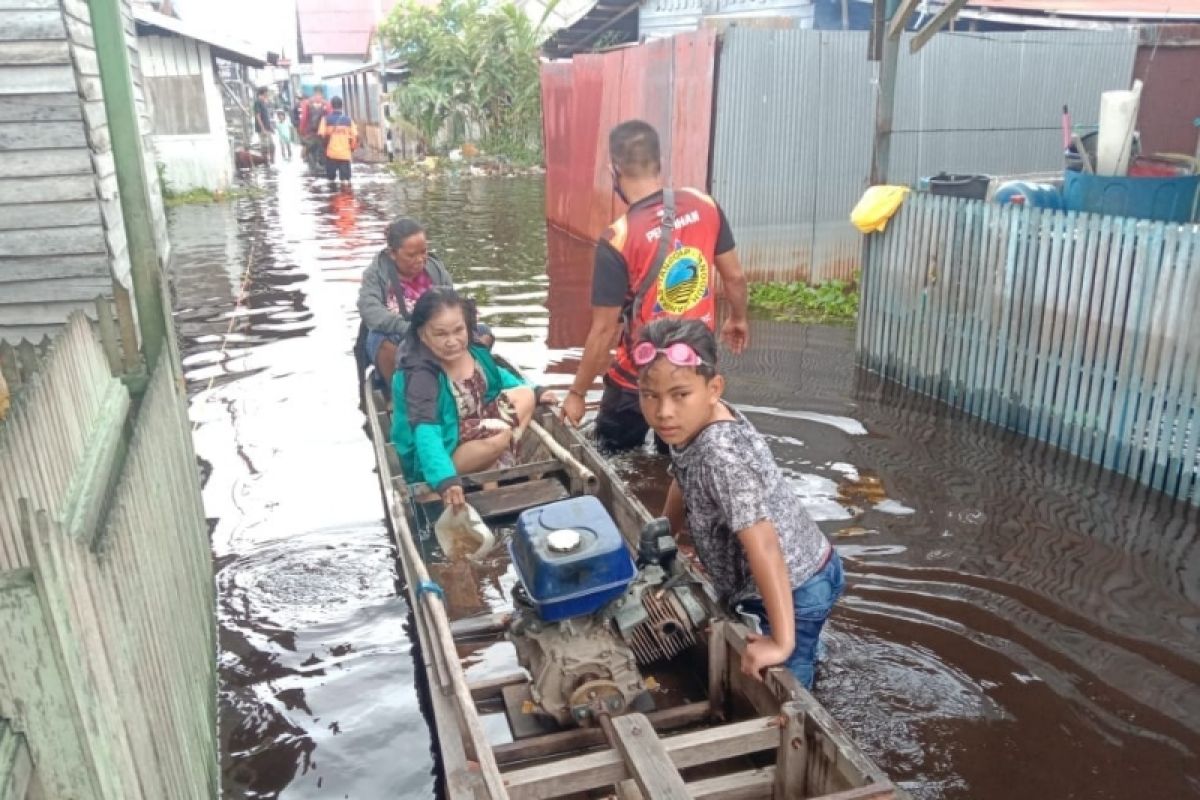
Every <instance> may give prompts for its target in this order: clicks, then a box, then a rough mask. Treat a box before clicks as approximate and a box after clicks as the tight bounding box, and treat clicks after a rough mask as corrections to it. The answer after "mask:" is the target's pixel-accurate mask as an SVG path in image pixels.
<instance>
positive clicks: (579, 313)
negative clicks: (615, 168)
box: [542, 30, 717, 348]
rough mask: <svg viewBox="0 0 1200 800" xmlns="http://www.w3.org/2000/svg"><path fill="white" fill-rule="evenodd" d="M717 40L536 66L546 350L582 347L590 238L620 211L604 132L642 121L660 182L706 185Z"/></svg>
mask: <svg viewBox="0 0 1200 800" xmlns="http://www.w3.org/2000/svg"><path fill="white" fill-rule="evenodd" d="M716 43H717V38H716V33H715V32H714V31H711V30H706V31H697V32H695V33H689V34H684V35H681V36H676V37H674V38H671V39H658V40H655V41H653V42H648V43H647V44H643V45H638V46H637V47H630V48H625V49H622V50H615V51H612V52H609V53H603V54H583V55H577V56H575V57H574V58H573V59H572V60H570V61H551V62H547V63H544V64H543V65H542V127H543V134H544V137H545V139H544V141H545V149H546V226H547V241H548V251H549V252H548V254H549V264H548V267H549V269H548V272H549V277H550V302H548V303H547V305H548V306H549V310H550V331H549V345H550V347H552V348H567V347H578V346H580V345H582V344H583V340H584V338H585V337H586V335H587V330H588V326H589V324H590V315H589V314H588V313H586V310H587V309H588V307H589V305H590V289H591V274H592V255H593V252H594V249H595V248H594V245H595V241H596V239H597V238H598V237H599V236H600V234H601V233H603V232H604V229H605V228H606V227H608V225H609V223H611V222H612V221H613V220H614V219H616V218H617V216H619V215H620V214H621V213H622V212H623V211H624V205H623V204H622V203H621V202H620V201H619V200H617V198H616V196H615V195H614V194H613V191H612V179H611V177H610V174H609V165H608V132H609V130H610V129H611V128H612V127H613V126H614V125H616V124H618V123H620V122H624V121H625V120H629V119H644V120H646V121H647V122H649V123H650V124H651V125H653V126H654V127H655V128H656V129H657V130H658V135H659V137H660V138H661V141H662V157H663V174H664V178H665V181H666V183H667V184H669V185H671V186H694V187H697V188H701V189H704V188H707V187H708V160H709V149H710V141H711V137H712V110H713V74H714V69H715V60H716Z"/></svg>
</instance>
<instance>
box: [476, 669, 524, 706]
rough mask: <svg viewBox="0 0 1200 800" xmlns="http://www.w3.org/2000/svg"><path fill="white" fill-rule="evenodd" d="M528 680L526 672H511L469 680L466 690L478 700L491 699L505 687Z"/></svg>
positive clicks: (497, 695)
mask: <svg viewBox="0 0 1200 800" xmlns="http://www.w3.org/2000/svg"><path fill="white" fill-rule="evenodd" d="M528 680H529V674H528V673H526V672H511V673H509V674H507V675H500V676H498V677H495V678H487V679H485V680H479V681H471V682H470V683H469V684H467V690H468V691H470V693H471V698H472V699H474V700H475V701H476V702H479V701H480V700H491V699H492V698H495V697H499V696H500V694H501V693H502V692H503V691H504V689H505V688H506V687H508V686H513V685H515V684H518V683H524V682H526V681H528Z"/></svg>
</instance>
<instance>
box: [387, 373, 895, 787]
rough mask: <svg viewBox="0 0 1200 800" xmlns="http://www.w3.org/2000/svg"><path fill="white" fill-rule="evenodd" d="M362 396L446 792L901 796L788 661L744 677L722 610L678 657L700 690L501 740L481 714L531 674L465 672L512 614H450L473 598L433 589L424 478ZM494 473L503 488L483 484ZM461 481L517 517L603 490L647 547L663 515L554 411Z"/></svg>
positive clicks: (736, 636) (629, 531) (633, 539)
mask: <svg viewBox="0 0 1200 800" xmlns="http://www.w3.org/2000/svg"><path fill="white" fill-rule="evenodd" d="M367 385H369V383H368V384H367ZM364 394H365V397H364V403H365V409H366V411H367V414H368V418H369V425H370V433H371V437H372V440H373V442H374V445H375V455H376V459H377V461H378V465H379V477H380V481H381V484H382V489H383V494H384V498H385V503H386V506H387V514H388V517H389V520H390V523H391V526H392V530H393V532H394V535H395V538H396V545H397V547H398V549H399V555H400V561H401V565H402V570H403V576H404V583H405V587H406V589H405V591H406V593H407V598H408V601H409V604H410V606H411V608H412V611H413V616H414V618H415V630H416V634H417V637H418V639H419V650H420V659H419V667H421V668H423V669H424V671H425V674H426V677H427V679H428V683H427V685H428V687H429V695H430V696H429V698H428V699H429V707H430V708H431V710H432V720H431V726H432V728H433V730H434V732H435V734H436V737H437V738H436V741H437V747H438V750H439V751H440V755H441V764H442V768H443V778H444V787H445V794H446V795H447V796H449V797H450V798H454V799H455V800H457V798H490V799H491V800H499V799H500V798H506V797H511V798H553V797H609V796H615V797H619V798H623V799H624V798H639V797H640V798H650V799H651V800H660V799H666V798H726V799H730V798H785V797H786V798H822V799H823V800H868V799H869V798H870V799H876V798H878V799H879V800H883V798H892V797H900V796H902V792H901V791H900V790H899V789H898V788H897V787H895V786H894V785H893V784H892V783H891V781H890V780H889V779H888V777H887V776H886V775H885V774H884V773H883V772H882V771H881V770H880V769H879V768H878V767H877V766H875V764H873V763H872V762H871V760H870V759H869V758H868V757H867V756H866V755H865V754H864V753H863V752H862V751H861V750H860V749H859V747H858V746H857V745H856V744H855V743H854V741H853V740H852V739H851V738H850V737H849V736H848V735H847V734H846V732H845V731H844V730H843V729H842V727H841V726H840V725H839V724H838V723H837V722H836V721H835V720H834V719H833V718H832V717H831V716H830V715H829V713H828V712H827V711H826V710H825V709H824V708H823V707H822V706H821V705H820V704H819V703H818V702H817V701H816V700H815V699H814V698H813V696H812V695H811V694H809V693H808V692H807V691H806V690H805V689H804V688H803V687H802V686H801V685H800V684H799V683H798V682H797V681H796V680H795V678H794V677H793V676H792V675H791V673H789V672H788V671H787V670H786V669H772V670H770V671H768V673H767V676H766V679H765V680H764V681H762V682H758V681H752V680H749V679H747V678H746V677H745V676H743V675H742V674H741V672H740V670H739V669H738V668H737V665H738V663H739V661H740V654H741V652H742V650H743V649H744V647H745V644H746V636H747V633H748V630H747V629H746V628H745V626H743V625H742V624H741V623H740V622H736V621H733V620H731V619H728V618H727V617H724V616H723V615H722V616H720V617H719V618H717V619H716V621H714V622H713V623H712V624H711V625H710V626H709V627H708V628H707V630H705V631H704V632H703V636H704V637H705V639H706V641H707V648H705V647H703V646H702V645H701V646H699V647H696V648H693V650H692V651H690V652H689V653H685V654H683V655H681V656H679V657H678V659H677V661H680V662H682V663H679V664H676V665H675V668H677V669H678V670H680V671H682V672H687V673H690V674H691V675H692V676H693V677H695V676H701V677H699V678H696V680H697V681H698V683H699V684H700V689H699V691H700V693H702V694H703V697H701V698H699V699H697V700H691V699H690V698H688V699H686V700H687V701H685V702H679V703H677V704H674V705H667V706H666V707H660V708H657V709H656V710H654V711H653V712H649V713H647V714H641V713H629V714H626V715H624V716H618V717H615V718H613V719H611V720H610V721H609V722H608V724H606V725H605V726H604V729H603V730H602V729H601V728H599V727H596V728H574V729H569V730H556V731H553V732H537V733H534V734H529V733H528V731H521V730H515V728H516V727H517V726H514V725H511V724H510V725H509V730H508V732H507V735H506V736H501V737H499V738H500V739H501V740H502V741H500V742H496V741H495V739H496V738H497V737H496V736H495V730H494V726H493V729H492V730H491V734H492V738H491V739H489V731H488V730H487V729H485V725H484V722H483V717H484V712H483V711H481V709H483V708H488V709H491V710H492V712H493V713H492V714H491V717H492V718H493V719H494V718H495V717H496V716H498V715H497V714H495V713H494V710H495V706H496V703H497V701H498V699H499V698H500V697H501V696H502V695H505V696H509V695H511V694H512V693H513V692H514V691H515V692H517V693H519V692H520V691H522V689H523V688H524V687H523V686H522V684H525V685H527V684H528V682H529V677H528V674H527V673H526V672H525V671H524V670H520V669H519V668H516V669H514V670H513V671H512V673H511V674H504V675H499V676H490V677H488V678H487V679H486V680H477V681H475V682H471V681H468V679H467V677H466V675H465V670H464V661H463V657H464V655H469V654H470V653H471V652H472V643H473V642H479V641H485V642H486V641H487V640H488V637H491V638H492V639H493V640H494V639H496V638H497V637H499V636H501V635H503V632H504V628H505V624H506V616H505V614H504V613H494V612H493V613H488V612H487V611H486V610H485V611H484V612H483V613H476V614H473V615H466V616H463V615H462V614H461V613H459V614H451V613H448V609H453V608H454V607H455V606H456V605H458V606H461V605H462V604H461V603H457V604H456V601H455V598H453V597H450V596H449V595H447V594H446V593H445V592H443V591H441V587H436V588H435V587H434V586H431V583H432V581H431V567H436V566H437V565H436V564H431V563H427V558H428V555H427V553H428V549H429V545H428V542H429V541H430V540H431V539H432V537H431V536H430V535H429V531H428V527H429V522H428V520H427V519H426V517H425V514H424V513H423V511H422V508H423V506H422V505H421V504H420V503H418V502H416V498H417V497H420V496H421V495H422V494H424V492H423V490H424V489H425V487H422V486H410V485H408V484H407V483H406V481H405V479H404V476H403V475H402V474H401V470H400V466H399V461H398V459H397V457H396V453H395V450H394V448H393V447H392V446H391V444H390V443H389V442H388V436H389V432H390V430H391V419H390V415H389V414H388V412H387V409H386V405H385V403H384V399H383V397H382V395H381V394H379V393H378V392H375V391H367V392H365V393H364ZM496 482H499V483H500V484H501V485H500V487H499V488H491V489H485V488H483V486H484V484H488V485H493V484H494V483H496ZM464 483H465V485H466V488H467V493H468V501H469V502H470V503H471V504H472V505H473V506H475V508H476V509H477V510H479V511H480V512H481V514H483V516H484V517H485V518H491V519H503V518H504V517H506V516H507V517H509V518H511V517H512V516H513V515H515V514H517V513H519V511H521V510H523V509H524V508H527V507H532V506H535V505H540V504H542V503H545V502H549V501H551V500H555V499H559V498H561V497H565V496H571V495H577V494H580V493H589V494H593V495H595V496H596V497H597V498H599V500H600V501H601V502H602V503H603V504H604V506H605V507H606V508H607V509H608V511H609V513H610V514H611V515H612V517H613V519H614V520H615V521H616V523H617V525H618V527H619V528H620V530H621V533H622V535H623V536H624V537H625V538H626V540H627V541H628V542H629V544H630V546H631V547H632V548H634V549H635V550H636V547H637V541H638V536H639V533H640V531H641V530H642V527H643V525H644V524H645V523H646V522H647V521H649V520H650V518H651V515H650V514H649V513H648V512H647V510H646V508H645V507H644V506H643V505H642V503H641V502H640V501H639V500H638V499H637V498H636V497H635V496H633V495H632V494H631V493H630V492H629V491H628V490H627V489H626V487H625V485H624V484H623V482H622V481H621V480H620V478H619V477H618V476H617V475H616V473H615V472H614V471H613V470H612V468H611V467H610V466H609V465H608V463H607V462H606V461H605V460H604V458H603V457H601V456H600V454H599V453H598V452H597V451H596V450H595V449H594V448H593V447H592V446H591V445H590V443H589V442H588V441H587V440H586V439H585V438H584V437H582V436H581V435H580V434H579V433H578V432H577V431H576V430H575V429H573V428H571V427H570V426H567V425H565V424H563V423H561V422H560V421H559V420H558V419H557V417H555V416H554V415H553V414H551V413H548V412H541V413H540V414H539V417H538V419H537V422H536V423H535V424H534V425H533V426H531V430H530V432H529V433H527V434H526V436H525V437H524V438H523V440H522V452H521V454H520V459H519V464H518V465H517V466H515V467H513V468H510V469H508V470H501V471H494V472H490V473H479V474H476V475H472V476H464ZM423 553H424V555H423ZM503 558H505V559H507V556H506V555H505V556H503ZM435 571H436V570H435ZM701 580H702V579H701ZM422 587H424V588H422ZM460 611H461V609H460ZM718 613H719V612H718ZM455 617H461V618H455ZM697 654H698V655H697ZM689 657H690V658H691V659H692V661H690V662H689V661H687V659H688V658H689ZM705 681H706V686H705V685H704V682H705ZM511 719H512V716H511V715H510V716H509V720H510V721H511Z"/></svg>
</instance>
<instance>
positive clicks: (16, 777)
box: [0, 719, 40, 800]
mask: <svg viewBox="0 0 1200 800" xmlns="http://www.w3.org/2000/svg"><path fill="white" fill-rule="evenodd" d="M34 784H35V779H34V774H33V761H32V760H31V759H30V757H29V747H28V746H26V744H25V737H24V736H22V735H21V734H20V733H18V732H17V731H16V730H14V729H13V728H12V727H10V726H9V724H8V722H7V721H6V720H3V719H0V798H3V800H24V798H25V797H26V796H28V795H29V794H30V790H31V786H33V785H34ZM38 791H40V790H38Z"/></svg>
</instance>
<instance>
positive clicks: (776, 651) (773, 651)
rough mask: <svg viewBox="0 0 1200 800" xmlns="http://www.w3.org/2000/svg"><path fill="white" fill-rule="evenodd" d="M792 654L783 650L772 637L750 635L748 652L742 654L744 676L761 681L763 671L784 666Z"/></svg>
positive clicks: (747, 644) (747, 645) (747, 639)
mask: <svg viewBox="0 0 1200 800" xmlns="http://www.w3.org/2000/svg"><path fill="white" fill-rule="evenodd" d="M791 654H792V652H791V650H787V649H785V648H783V647H782V646H781V645H780V644H779V643H778V642H776V641H775V640H774V639H772V638H771V637H770V636H762V635H761V634H757V633H751V634H748V635H747V636H746V650H745V652H743V653H742V674H743V675H745V676H746V677H748V678H753V679H754V680H756V681H761V680H762V679H763V676H762V673H763V670H765V669H767V668H768V667H775V666H778V665H780V664H782V663H783V662H784V661H787V658H788V656H790V655H791Z"/></svg>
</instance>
